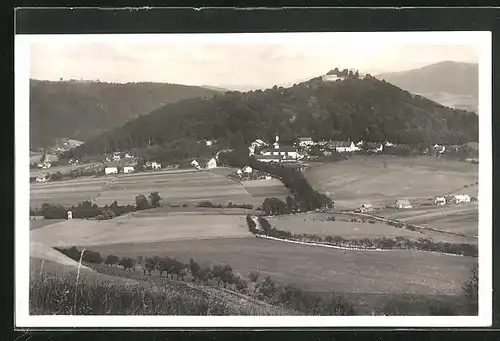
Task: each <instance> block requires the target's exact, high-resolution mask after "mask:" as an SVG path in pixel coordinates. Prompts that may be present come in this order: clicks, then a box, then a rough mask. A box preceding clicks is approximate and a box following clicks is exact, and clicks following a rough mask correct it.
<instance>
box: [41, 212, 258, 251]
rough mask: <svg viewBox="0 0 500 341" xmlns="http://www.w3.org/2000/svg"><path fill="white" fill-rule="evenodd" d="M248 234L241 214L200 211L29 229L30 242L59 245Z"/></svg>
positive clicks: (123, 217)
mask: <svg viewBox="0 0 500 341" xmlns="http://www.w3.org/2000/svg"><path fill="white" fill-rule="evenodd" d="M250 236H252V235H251V234H250V232H248V228H247V225H246V221H245V216H244V215H236V214H229V215H225V214H203V211H201V212H190V213H189V212H184V213H182V212H181V213H177V214H176V213H173V212H171V213H168V212H167V213H157V214H151V213H150V214H142V215H141V214H138V215H135V216H133V215H123V216H120V217H117V218H115V219H111V220H102V221H98V220H85V219H73V220H66V221H63V222H60V223H56V224H52V225H48V226H45V227H43V228H39V229H36V230H32V231H31V240H32V241H36V242H39V243H42V244H46V245H50V246H59V247H63V246H64V247H69V246H73V245H80V246H82V245H101V244H110V243H148V242H157V241H167V240H186V239H214V238H246V237H250Z"/></svg>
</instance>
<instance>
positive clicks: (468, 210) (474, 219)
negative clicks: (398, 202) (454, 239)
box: [377, 203, 478, 236]
mask: <svg viewBox="0 0 500 341" xmlns="http://www.w3.org/2000/svg"><path fill="white" fill-rule="evenodd" d="M377 214H378V215H380V216H383V217H385V218H389V219H395V220H401V221H404V222H408V223H412V224H416V225H421V226H426V227H430V228H435V229H439V230H443V231H450V232H458V233H462V234H466V235H470V236H477V233H478V204H477V203H463V204H458V205H446V206H441V207H439V206H438V207H436V206H429V207H420V208H415V209H412V210H409V211H406V210H396V209H385V210H382V211H380V212H378V213H377Z"/></svg>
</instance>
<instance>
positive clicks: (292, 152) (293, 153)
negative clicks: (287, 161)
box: [261, 145, 301, 159]
mask: <svg viewBox="0 0 500 341" xmlns="http://www.w3.org/2000/svg"><path fill="white" fill-rule="evenodd" d="M261 155H264V156H282V157H283V156H285V157H287V158H292V159H299V158H300V156H301V155H300V154H299V153H298V152H297V150H296V149H295V147H292V146H279V145H278V148H274V149H271V148H267V149H264V150H262V152H261Z"/></svg>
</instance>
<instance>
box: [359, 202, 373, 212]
mask: <svg viewBox="0 0 500 341" xmlns="http://www.w3.org/2000/svg"><path fill="white" fill-rule="evenodd" d="M358 211H359V212H361V213H363V212H372V211H373V206H372V204H363V205H361V207H360V208H359V209H358Z"/></svg>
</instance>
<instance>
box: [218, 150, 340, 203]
mask: <svg viewBox="0 0 500 341" xmlns="http://www.w3.org/2000/svg"><path fill="white" fill-rule="evenodd" d="M219 163H221V164H225V165H228V166H231V167H238V168H242V167H244V166H245V165H248V166H250V167H252V168H253V169H257V170H258V171H261V172H264V173H268V174H272V175H273V176H274V177H276V178H278V179H280V180H281V181H282V182H283V184H284V185H285V187H286V188H288V189H289V190H290V192H291V193H292V194H293V196H290V197H289V198H287V202H286V204H285V206H288V205H290V207H293V208H292V210H295V211H311V210H315V209H319V208H332V207H333V206H334V202H333V200H332V199H331V198H329V197H328V196H327V195H325V194H323V193H320V192H318V191H316V190H314V189H313V188H312V187H311V185H310V184H309V182H308V181H307V180H306V178H305V177H304V175H303V174H302V172H300V171H299V170H297V169H295V168H291V167H287V166H285V165H281V164H271V163H263V162H258V161H257V160H256V159H255V158H254V157H250V156H248V152H247V151H246V150H245V149H240V150H234V151H231V152H228V153H223V154H221V155H219ZM266 200H267V203H266V206H268V208H269V211H281V210H282V209H283V205H282V204H280V203H278V201H277V199H276V198H269V200H268V199H266ZM278 200H279V199H278ZM268 204H269V205H270V206H269V205H268Z"/></svg>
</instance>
